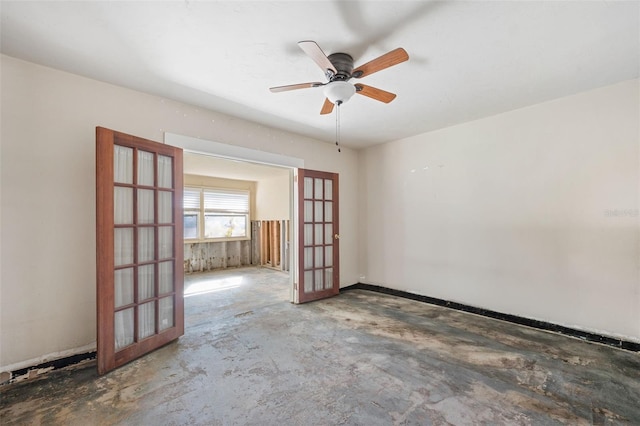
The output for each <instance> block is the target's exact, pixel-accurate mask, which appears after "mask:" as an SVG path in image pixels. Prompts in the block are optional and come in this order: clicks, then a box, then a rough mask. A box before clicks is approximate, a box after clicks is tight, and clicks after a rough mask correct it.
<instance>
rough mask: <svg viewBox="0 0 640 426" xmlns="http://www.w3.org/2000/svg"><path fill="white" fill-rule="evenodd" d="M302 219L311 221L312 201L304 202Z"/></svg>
mask: <svg viewBox="0 0 640 426" xmlns="http://www.w3.org/2000/svg"><path fill="white" fill-rule="evenodd" d="M304 221H305V222H313V201H305V202H304Z"/></svg>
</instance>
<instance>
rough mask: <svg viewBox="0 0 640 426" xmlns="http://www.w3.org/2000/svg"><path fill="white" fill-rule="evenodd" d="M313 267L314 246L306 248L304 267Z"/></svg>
mask: <svg viewBox="0 0 640 426" xmlns="http://www.w3.org/2000/svg"><path fill="white" fill-rule="evenodd" d="M311 268H313V247H306V248H305V249H304V269H311Z"/></svg>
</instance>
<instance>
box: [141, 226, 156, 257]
mask: <svg viewBox="0 0 640 426" xmlns="http://www.w3.org/2000/svg"><path fill="white" fill-rule="evenodd" d="M153 243H154V236H153V228H152V227H147V228H138V263H141V262H149V261H151V260H154V246H153Z"/></svg>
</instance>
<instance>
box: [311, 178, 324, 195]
mask: <svg viewBox="0 0 640 426" xmlns="http://www.w3.org/2000/svg"><path fill="white" fill-rule="evenodd" d="M314 183H315V192H314V194H313V198H315V199H316V200H322V199H323V198H324V197H323V194H322V193H323V191H322V189H323V186H324V183H323V179H320V178H316V179H314Z"/></svg>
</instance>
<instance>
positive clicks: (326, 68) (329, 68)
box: [298, 40, 338, 79]
mask: <svg viewBox="0 0 640 426" xmlns="http://www.w3.org/2000/svg"><path fill="white" fill-rule="evenodd" d="M298 46H300V49H302V50H303V51H304V53H306V54H307V55H309V57H310V58H311V59H313V60H314V61H315V63H316V64H318V66H319V67H320V68H321V69H322V71H323V72H324V73H325V74H326V75H327V78H329V79H330V78H331V75H336V74H337V73H338V71H336V68H335V67H334V66H333V64H332V63H331V61H330V60H329V58H327V55H325V54H324V52H323V51H322V49H320V46H318V44H317V43H316V42H315V41H311V40H303V41H299V42H298ZM330 73H331V75H330Z"/></svg>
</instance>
